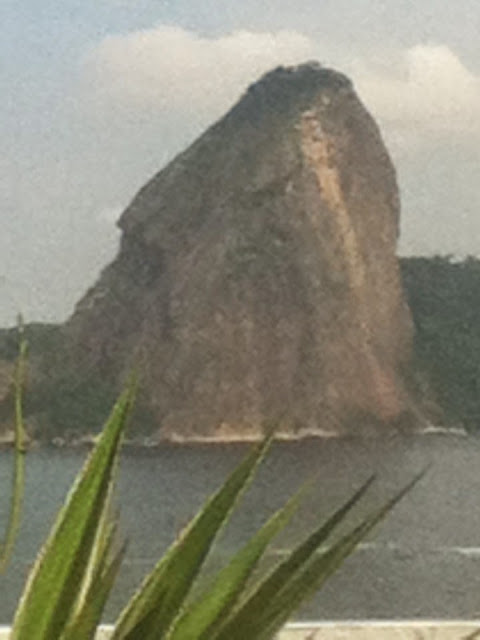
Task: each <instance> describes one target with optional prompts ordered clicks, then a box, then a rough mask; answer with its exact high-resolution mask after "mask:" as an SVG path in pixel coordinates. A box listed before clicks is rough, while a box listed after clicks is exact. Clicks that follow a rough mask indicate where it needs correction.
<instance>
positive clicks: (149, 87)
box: [83, 25, 315, 121]
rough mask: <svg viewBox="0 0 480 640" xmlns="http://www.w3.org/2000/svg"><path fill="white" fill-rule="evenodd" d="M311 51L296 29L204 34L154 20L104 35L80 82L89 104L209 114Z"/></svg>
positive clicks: (207, 116) (210, 116)
mask: <svg viewBox="0 0 480 640" xmlns="http://www.w3.org/2000/svg"><path fill="white" fill-rule="evenodd" d="M314 50H315V47H314V43H313V42H312V40H310V39H309V38H308V37H306V36H305V35H302V34H300V33H298V32H295V31H288V30H282V31H277V32H274V33H268V32H250V31H245V30H242V31H235V32H233V33H230V34H228V35H224V36H221V37H217V38H209V37H203V36H201V35H198V34H196V33H194V32H191V31H187V30H185V29H182V28H179V27H173V26H165V25H159V26H157V27H155V28H151V29H145V30H142V31H135V32H132V33H129V34H126V35H110V36H107V37H106V38H105V39H104V40H103V41H102V42H100V43H99V44H98V45H97V46H96V47H95V48H94V49H93V50H91V51H90V52H89V54H88V55H87V56H86V58H85V60H84V67H83V69H84V81H85V83H86V85H84V89H87V90H88V91H89V92H90V94H91V96H92V98H93V106H94V107H95V108H98V107H99V106H101V105H102V104H104V105H105V106H106V107H109V108H111V107H112V106H115V108H116V109H117V110H118V109H123V112H125V111H126V110H135V109H142V110H148V111H150V112H151V111H152V110H154V111H155V112H156V113H163V114H165V113H169V114H179V113H181V114H185V113H188V114H189V117H192V118H193V119H194V120H195V119H196V120H199V121H204V120H205V119H208V120H211V119H213V117H218V116H220V115H222V113H223V111H224V110H225V109H226V108H228V107H229V106H230V105H231V104H232V103H233V102H234V101H235V100H236V99H237V98H238V97H239V95H240V93H241V92H242V91H243V90H244V89H245V88H246V86H247V85H248V84H249V83H250V82H252V81H254V80H256V79H257V78H258V76H259V75H261V74H262V73H263V72H265V71H268V70H270V69H271V68H272V67H274V66H276V65H278V64H295V63H298V62H303V61H305V60H306V59H309V58H311V57H312V55H313V54H314Z"/></svg>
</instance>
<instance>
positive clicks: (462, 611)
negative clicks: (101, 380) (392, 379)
mask: <svg viewBox="0 0 480 640" xmlns="http://www.w3.org/2000/svg"><path fill="white" fill-rule="evenodd" d="M246 449H247V447H246V446H244V445H238V444H237V445H232V444H229V445H214V446H212V445H208V446H207V445H195V446H182V447H179V446H167V447H165V448H162V449H160V450H158V451H147V450H145V451H138V450H137V451H130V452H128V451H127V452H125V455H124V456H123V460H122V465H121V475H120V482H119V490H118V504H119V507H120V509H121V531H122V533H124V534H125V536H126V537H127V538H128V540H129V547H128V554H127V557H126V560H125V563H124V566H123V570H122V573H121V576H120V579H119V581H118V584H117V588H116V591H115V593H114V594H113V597H112V600H111V602H110V605H109V608H108V610H107V613H106V620H107V621H111V620H112V619H113V617H114V615H115V613H116V612H118V610H119V608H120V607H121V605H122V604H123V603H125V601H126V600H127V598H128V595H129V594H131V593H132V591H133V589H134V587H135V586H136V585H137V584H138V583H139V581H140V580H141V578H142V576H143V575H144V574H145V572H146V571H147V570H148V569H150V568H151V567H152V566H153V564H154V562H155V560H156V559H157V558H158V557H159V556H160V554H161V553H162V552H163V551H164V550H165V549H166V547H167V546H168V544H169V543H170V542H171V541H172V540H173V539H174V537H175V535H176V534H177V533H178V531H179V530H180V529H181V528H182V527H183V526H184V525H185V523H186V522H187V521H188V519H189V518H190V517H191V516H192V515H193V514H194V513H195V510H196V509H197V508H198V507H199V506H200V505H201V503H202V501H203V499H204V498H205V497H206V496H207V495H209V494H210V493H211V492H212V491H214V490H215V489H216V488H217V487H218V486H219V485H220V484H221V482H222V481H223V479H224V478H225V477H226V475H227V474H228V472H229V471H230V470H231V469H232V468H233V467H234V465H235V464H236V463H237V462H238V461H239V460H240V458H241V457H242V455H243V454H244V453H245V451H246ZM84 457H85V452H83V451H73V450H70V451H68V450H56V449H43V450H39V451H32V452H31V453H29V454H28V457H27V488H26V499H25V510H24V518H23V524H22V529H21V533H20V536H19V540H18V543H17V547H16V553H15V557H14V559H13V562H12V564H11V566H10V568H9V570H8V572H7V574H6V575H5V576H2V577H0V623H8V622H10V621H11V617H12V613H13V611H14V607H15V603H16V601H17V599H18V595H19V593H20V589H21V586H22V583H23V581H24V579H25V576H26V573H27V571H28V568H29V566H30V565H31V563H32V561H33V559H34V557H35V552H36V550H37V549H38V547H39V545H40V543H41V541H42V540H43V539H44V537H45V535H46V533H47V531H48V528H49V525H50V523H51V521H52V518H53V517H54V514H55V513H56V511H57V509H58V508H59V506H60V505H61V503H62V500H63V498H64V496H65V494H66V492H67V490H68V487H69V486H70V483H71V481H72V479H73V477H74V475H75V473H76V472H77V470H78V469H79V468H80V466H81V464H82V462H83V460H84ZM11 462H12V459H11V455H10V454H9V453H8V452H2V453H0V482H1V486H2V487H4V488H5V490H4V494H3V495H2V496H1V499H0V522H2V523H4V522H5V521H6V516H7V509H8V492H7V487H9V485H10V470H11ZM427 464H432V465H433V466H432V468H431V469H430V471H429V473H428V475H427V477H426V478H425V479H424V480H423V481H422V482H421V484H420V485H418V486H417V487H416V488H415V489H414V491H413V492H412V493H411V494H410V495H409V496H407V498H406V499H405V500H404V501H403V502H402V503H401V504H399V505H398V506H397V508H396V509H395V511H394V512H393V513H392V514H390V515H389V517H388V518H387V520H386V521H385V522H384V523H383V524H382V525H381V526H380V527H379V528H378V529H377V531H376V532H375V534H374V535H373V536H372V537H371V539H370V540H368V541H367V542H365V543H364V544H363V545H362V547H361V549H360V550H359V551H358V552H357V553H356V554H355V556H354V557H352V558H350V559H349V560H348V561H347V563H346V564H345V566H344V568H343V569H342V570H341V571H340V572H339V573H338V575H336V576H335V577H334V578H333V579H332V580H331V582H330V583H329V584H328V585H327V586H326V587H325V588H324V589H323V590H322V591H321V593H320V594H319V595H318V596H316V597H315V599H314V600H313V601H311V602H310V603H309V604H308V605H307V606H306V607H305V608H304V609H303V610H302V611H301V612H300V613H299V618H301V619H318V618H323V619H345V618H349V619H355V618H361V619H363V618H474V617H478V616H480V440H478V439H474V438H461V437H452V436H439V435H429V436H422V437H420V436H417V437H411V438H405V439H402V438H391V439H387V438H385V439H375V440H374V439H371V440H354V439H352V440H333V439H330V440H310V441H304V442H297V443H278V444H276V445H275V446H274V447H273V450H272V451H271V454H270V455H269V457H268V458H267V460H266V462H265V464H264V466H263V467H262V469H261V470H260V472H259V474H258V477H257V479H256V482H255V483H254V485H253V486H252V488H251V490H250V491H249V493H248V494H247V495H246V496H245V498H244V500H243V501H242V505H241V508H240V509H239V510H238V512H237V513H236V514H235V515H234V517H233V519H232V521H231V524H230V526H229V527H228V528H227V530H226V531H225V534H224V535H223V536H222V538H221V540H220V541H219V543H218V544H217V546H216V548H215V551H214V554H213V559H212V562H211V565H210V567H209V568H208V567H207V572H210V571H211V570H212V567H216V566H220V565H221V564H222V562H223V560H224V558H225V557H226V556H227V555H228V553H229V552H231V551H232V550H234V549H235V548H237V547H238V545H239V544H240V543H241V542H242V541H244V540H246V538H247V537H248V536H250V535H251V534H252V533H253V532H254V531H255V530H256V529H257V528H258V527H259V526H260V524H261V523H262V522H263V521H264V518H265V517H266V516H267V515H268V514H269V513H271V511H272V510H274V509H275V508H277V507H279V506H280V505H281V504H282V503H283V502H284V501H285V500H286V498H287V497H288V496H289V495H291V494H292V493H293V492H294V491H295V489H296V488H298V487H299V486H300V484H301V483H302V481H303V480H305V479H306V478H308V477H310V476H311V475H312V474H317V480H316V485H315V490H314V491H313V492H312V494H311V495H310V496H309V497H308V500H307V501H306V503H305V504H304V506H303V508H302V509H301V511H300V512H299V514H298V515H297V517H296V519H295V520H294V522H293V523H292V525H291V526H290V527H289V529H288V530H287V531H286V532H285V533H284V534H283V535H282V536H281V537H280V538H279V539H278V540H277V541H276V543H275V544H274V546H273V549H272V551H271V554H270V559H278V558H280V557H282V556H284V555H285V554H286V553H287V552H288V549H290V548H291V547H292V545H293V544H294V542H295V541H298V540H300V539H301V537H302V536H303V535H305V534H306V532H307V531H308V530H310V529H311V528H312V527H313V526H314V525H315V523H316V522H317V521H318V519H319V517H321V516H322V515H326V514H328V513H329V512H330V511H331V510H332V508H333V507H334V506H336V505H338V504H339V502H340V501H342V500H344V499H346V498H347V497H348V496H349V495H351V493H352V491H353V490H354V489H355V488H356V487H358V486H359V485H360V484H361V482H362V481H364V480H365V479H366V478H367V477H368V476H369V475H370V474H371V473H372V472H375V473H377V474H378V482H377V484H376V485H375V487H374V488H373V490H372V491H371V492H370V494H369V496H368V498H367V499H366V500H364V502H363V505H362V508H361V509H359V510H357V512H356V513H357V514H358V515H357V516H356V517H359V516H361V515H362V513H365V511H366V510H368V508H371V507H373V506H375V505H378V504H379V503H380V502H381V500H382V499H383V498H385V497H386V496H388V495H391V494H392V493H394V492H395V491H396V489H398V488H399V487H400V486H401V485H402V484H404V483H406V482H407V481H408V480H409V479H410V478H411V477H412V476H413V475H414V474H415V473H416V472H418V471H419V470H420V469H422V468H423V467H425V466H426V465H427ZM355 519H356V518H352V520H351V522H353V521H354V520H355Z"/></svg>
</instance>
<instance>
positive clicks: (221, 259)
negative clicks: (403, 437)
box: [64, 63, 416, 440]
mask: <svg viewBox="0 0 480 640" xmlns="http://www.w3.org/2000/svg"><path fill="white" fill-rule="evenodd" d="M398 219H399V197H398V189H397V183H396V177H395V170H394V167H393V165H392V162H391V160H390V158H389V155H388V153H387V151H386V149H385V146H384V144H383V142H382V138H381V135H380V132H379V130H378V127H377V125H376V124H375V122H374V120H373V119H372V117H371V116H370V115H369V113H368V112H367V111H366V109H365V108H364V106H363V105H362V103H361V102H360V100H359V99H358V97H357V95H356V94H355V91H354V89H353V86H352V83H351V82H350V80H348V78H346V77H345V76H344V75H342V74H340V73H338V72H336V71H333V70H330V69H326V68H323V67H321V66H320V65H318V64H316V63H307V64H303V65H299V66H296V67H279V68H277V69H275V70H273V71H271V72H269V73H267V74H266V75H264V76H263V78H261V79H260V80H259V81H258V82H256V83H254V84H253V85H251V86H250V87H249V88H248V90H247V91H246V93H245V94H244V95H243V96H242V97H241V99H240V100H239V102H238V103H237V104H236V105H235V106H234V107H233V108H232V109H231V110H230V111H229V112H228V113H227V114H226V116H225V117H223V118H222V119H221V120H219V121H218V122H217V123H215V124H214V125H213V126H212V127H210V128H209V129H208V130H207V131H206V132H205V133H204V134H203V135H202V136H200V138H198V140H196V141H195V142H194V143H193V144H192V145H191V146H190V147H189V148H188V149H186V150H185V151H184V152H183V153H181V154H179V155H178V156H177V157H176V158H175V159H174V160H173V161H172V162H171V163H170V164H169V165H168V166H166V167H165V168H164V169H162V170H161V171H160V172H159V173H158V174H157V175H156V176H154V178H153V179H152V180H150V181H149V182H148V183H147V184H146V186H145V187H144V188H143V189H141V191H140V192H139V193H138V194H137V196H136V197H135V198H134V199H133V201H132V203H131V204H130V206H129V207H127V209H126V211H125V212H124V213H123V215H122V217H121V219H120V221H119V226H120V228H121V230H122V240H121V247H120V250H119V253H118V256H117V257H116V259H115V260H114V261H113V262H112V263H111V264H110V265H109V266H108V267H107V268H106V269H105V270H104V271H103V273H102V274H101V276H100V278H99V280H98V282H97V283H96V284H95V286H94V287H92V289H90V290H89V291H88V292H87V294H86V295H85V296H84V298H83V299H82V300H81V301H80V302H79V304H78V305H77V308H76V310H75V313H74V314H73V316H72V317H71V318H70V320H69V321H68V323H67V324H66V326H65V328H64V335H65V340H66V344H68V345H69V353H70V356H71V362H72V363H73V365H72V366H74V367H75V368H76V370H77V371H78V372H83V373H82V374H80V373H79V375H84V376H88V375H90V374H89V372H92V371H94V372H95V375H98V374H99V372H100V373H101V376H102V378H103V379H104V380H107V379H108V380H111V381H112V384H120V381H121V380H122V378H123V376H124V375H125V372H126V371H127V370H128V369H129V368H130V367H131V366H132V365H135V366H137V367H138V368H139V369H140V370H141V372H142V377H143V383H142V384H143V388H144V394H143V402H144V403H145V405H146V406H148V408H149V411H150V414H151V415H152V416H153V420H152V423H151V427H150V430H151V431H152V434H153V436H154V437H158V438H168V439H177V440H181V439H224V438H239V439H242V438H248V437H256V436H258V435H259V433H260V432H261V425H262V422H263V421H264V420H265V419H277V418H280V417H281V422H282V431H283V433H284V434H286V435H288V436H295V435H301V434H306V433H314V434H315V433H316V434H322V433H329V434H337V433H352V432H354V433H363V432H365V431H367V432H370V431H371V430H376V429H388V428H391V427H395V426H398V425H405V424H412V423H414V422H415V420H416V417H415V408H414V405H415V402H414V399H413V398H412V397H411V395H410V393H409V391H408V390H407V385H406V382H405V377H404V376H405V372H406V371H407V370H408V366H409V361H410V357H411V339H412V326H411V320H410V315H409V311H408V308H407V306H406V304H405V302H404V297H403V291H402V287H401V284H400V279H399V270H398V264H397V258H396V255H395V250H396V241H397V235H398Z"/></svg>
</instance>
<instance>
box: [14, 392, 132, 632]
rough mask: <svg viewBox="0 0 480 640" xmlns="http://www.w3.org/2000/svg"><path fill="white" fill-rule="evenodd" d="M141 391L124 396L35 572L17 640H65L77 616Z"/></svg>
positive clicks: (20, 616) (24, 598) (16, 621)
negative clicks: (126, 431)
mask: <svg viewBox="0 0 480 640" xmlns="http://www.w3.org/2000/svg"><path fill="white" fill-rule="evenodd" d="M135 388H136V384H135V383H134V382H133V381H132V382H131V383H130V384H129V385H128V387H127V389H126V390H125V391H124V392H123V394H122V395H121V396H120V398H119V400H118V402H117V403H116V405H115V407H114V408H113V411H112V413H111V416H110V418H109V420H108V421H107V424H106V426H105V428H104V430H103V432H102V434H101V435H100V437H99V439H98V442H97V444H96V446H95V447H94V449H93V450H92V452H91V454H90V455H89V457H88V459H87V462H86V463H85V465H84V467H83V469H82V471H81V472H80V473H79V475H78V476H77V479H76V481H75V484H74V486H73V488H72V490H71V492H70V494H69V496H68V498H67V501H66V503H65V505H64V506H63V507H62V509H61V510H60V512H59V514H58V516H57V519H56V521H55V524H54V526H53V528H52V531H51V533H50V535H49V536H48V538H47V541H46V542H45V544H44V546H43V547H42V549H41V551H40V553H39V555H38V557H37V560H36V562H35V564H34V566H33V569H32V571H31V572H30V575H29V578H28V581H27V585H26V588H25V590H24V593H23V595H22V597H21V600H20V603H19V606H18V609H17V613H16V615H15V619H14V622H13V628H12V635H11V640H53V639H55V638H59V637H60V635H61V633H62V632H63V630H64V628H65V625H66V624H67V622H68V621H69V618H70V616H71V614H72V612H73V611H75V607H76V603H77V602H78V597H79V594H80V593H81V592H82V589H83V588H84V584H85V579H87V578H86V575H87V574H86V572H87V570H88V568H89V566H90V565H89V559H90V558H91V554H92V545H94V544H95V540H96V533H97V531H98V527H99V525H100V523H101V520H102V515H103V514H104V512H105V508H106V503H107V501H108V497H109V495H110V491H111V486H112V484H113V480H114V473H115V469H116V461H117V457H118V452H119V448H120V444H121V439H122V435H123V431H124V428H125V422H126V418H127V416H128V414H129V413H130V410H131V406H132V403H133V400H134V396H135Z"/></svg>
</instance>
